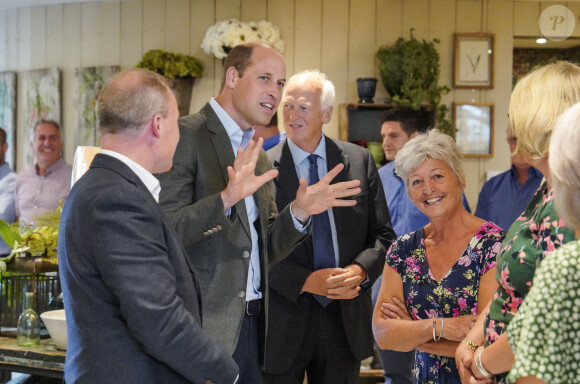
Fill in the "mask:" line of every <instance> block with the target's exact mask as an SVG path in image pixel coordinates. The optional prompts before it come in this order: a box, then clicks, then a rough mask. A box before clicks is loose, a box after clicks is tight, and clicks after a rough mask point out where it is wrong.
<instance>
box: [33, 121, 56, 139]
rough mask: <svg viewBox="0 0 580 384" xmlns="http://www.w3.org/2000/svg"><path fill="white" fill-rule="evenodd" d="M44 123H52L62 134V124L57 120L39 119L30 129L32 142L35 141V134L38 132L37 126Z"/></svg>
mask: <svg viewBox="0 0 580 384" xmlns="http://www.w3.org/2000/svg"><path fill="white" fill-rule="evenodd" d="M42 124H48V125H52V126H53V127H55V128H56V130H57V131H58V134H59V135H60V124H59V123H58V122H56V121H55V120H50V119H38V120H36V121H35V122H34V125H33V126H32V128H31V129H30V133H29V135H28V139H29V140H30V142H31V143H32V142H34V135H35V134H36V128H38V127H39V126H40V125H42Z"/></svg>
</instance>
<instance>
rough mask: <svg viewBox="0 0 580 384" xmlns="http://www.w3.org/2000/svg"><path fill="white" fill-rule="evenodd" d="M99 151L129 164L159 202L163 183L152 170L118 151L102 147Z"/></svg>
mask: <svg viewBox="0 0 580 384" xmlns="http://www.w3.org/2000/svg"><path fill="white" fill-rule="evenodd" d="M99 153H102V154H103V155H108V156H111V157H114V158H115V159H117V160H119V161H121V162H123V163H124V164H125V165H127V166H128V167H129V168H130V169H131V170H132V171H133V172H134V173H135V174H136V175H137V177H138V178H139V179H140V180H141V181H142V182H143V184H145V187H146V188H147V190H148V191H149V192H150V193H151V195H153V198H154V199H155V201H157V202H159V192H161V185H160V184H159V180H157V178H156V177H155V176H153V175H152V174H151V172H149V171H148V170H146V169H145V168H143V167H142V166H141V165H139V163H136V162H135V161H133V160H131V159H130V158H128V157H127V156H125V155H122V154H120V153H118V152H115V151H111V150H108V149H102V148H101V149H100V150H99Z"/></svg>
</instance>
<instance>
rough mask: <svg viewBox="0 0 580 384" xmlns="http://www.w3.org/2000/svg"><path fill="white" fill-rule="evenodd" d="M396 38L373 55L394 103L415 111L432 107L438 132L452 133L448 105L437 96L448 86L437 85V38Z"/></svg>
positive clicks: (441, 94) (446, 91) (411, 33)
mask: <svg viewBox="0 0 580 384" xmlns="http://www.w3.org/2000/svg"><path fill="white" fill-rule="evenodd" d="M409 34H410V38H409V39H404V38H402V37H400V38H398V39H397V41H396V42H395V44H393V45H391V46H382V47H381V48H379V49H378V51H377V52H376V54H375V57H376V58H377V60H378V62H379V71H380V74H381V81H382V83H383V85H384V86H385V88H386V90H387V92H388V93H389V95H390V96H391V98H392V102H393V103H394V104H398V105H403V106H409V107H412V108H414V109H417V110H420V109H421V110H425V109H429V108H434V109H435V121H436V122H437V127H438V128H439V130H441V131H442V132H445V133H447V134H449V135H451V134H452V126H451V122H450V121H449V120H448V119H447V116H446V115H447V111H448V108H447V106H446V105H445V104H441V96H443V95H445V94H446V93H448V92H449V91H450V90H451V89H450V88H449V87H447V86H439V85H438V82H439V53H438V52H437V49H436V48H435V44H437V43H439V40H437V39H434V40H433V41H430V42H428V41H426V40H422V41H419V40H417V39H416V38H415V37H414V36H413V28H411V31H410V33H409Z"/></svg>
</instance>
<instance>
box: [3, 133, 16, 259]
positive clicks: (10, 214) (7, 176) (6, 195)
mask: <svg viewBox="0 0 580 384" xmlns="http://www.w3.org/2000/svg"><path fill="white" fill-rule="evenodd" d="M7 150H8V143H7V142H6V131H5V130H4V129H2V128H0V219H2V220H4V221H5V222H7V223H8V224H10V223H13V222H14V221H15V220H16V216H15V213H14V179H15V178H16V174H15V173H14V172H12V170H11V169H10V164H8V163H7V162H6V151H7ZM13 245H14V244H6V243H5V242H4V240H2V239H1V238H0V256H2V255H8V254H9V253H10V251H11V250H12V246H13Z"/></svg>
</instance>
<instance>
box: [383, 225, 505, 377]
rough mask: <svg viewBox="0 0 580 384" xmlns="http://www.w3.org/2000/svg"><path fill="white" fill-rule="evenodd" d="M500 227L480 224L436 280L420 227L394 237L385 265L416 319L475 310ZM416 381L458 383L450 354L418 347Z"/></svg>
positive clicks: (498, 242) (497, 246) (491, 264)
mask: <svg viewBox="0 0 580 384" xmlns="http://www.w3.org/2000/svg"><path fill="white" fill-rule="evenodd" d="M504 235H505V233H504V231H503V230H502V229H501V228H500V227H498V226H497V225H495V224H494V223H492V222H486V223H484V224H483V225H482V226H481V227H480V228H479V229H478V230H477V231H476V233H475V234H474V235H473V237H472V238H471V240H470V242H469V244H468V246H467V248H466V249H465V250H464V251H463V253H462V255H461V257H459V259H458V260H457V262H456V263H455V264H454V265H453V267H451V269H450V270H449V272H448V273H447V274H446V275H445V276H444V277H443V278H442V279H441V280H440V281H437V280H435V278H434V277H433V275H432V273H431V270H430V269H429V264H428V263H427V257H426V254H425V243H424V228H420V229H418V230H417V231H415V232H411V233H408V234H406V235H404V236H401V237H399V238H398V239H397V241H396V242H395V243H393V244H392V245H391V248H390V249H389V251H388V252H387V263H388V264H389V266H390V267H391V268H393V269H394V270H395V271H396V272H397V273H398V274H399V275H400V276H401V278H402V280H403V292H404V296H405V297H404V300H405V303H406V305H407V308H408V310H409V312H410V313H411V316H412V317H413V319H414V320H420V319H431V318H436V317H456V316H463V315H475V314H477V298H478V293H479V280H480V278H481V276H483V275H484V274H485V273H486V272H487V271H488V270H489V269H491V268H493V267H494V266H495V259H496V255H497V252H498V251H499V249H500V246H501V241H502V240H503V237H504ZM413 382H414V383H425V384H428V383H429V384H430V383H433V384H448V383H454V384H455V383H457V384H459V383H461V381H460V378H459V372H458V371H457V368H456V366H455V359H454V358H452V357H446V356H439V355H434V354H430V353H427V352H422V351H419V350H417V351H416V354H415V368H414V380H413Z"/></svg>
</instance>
